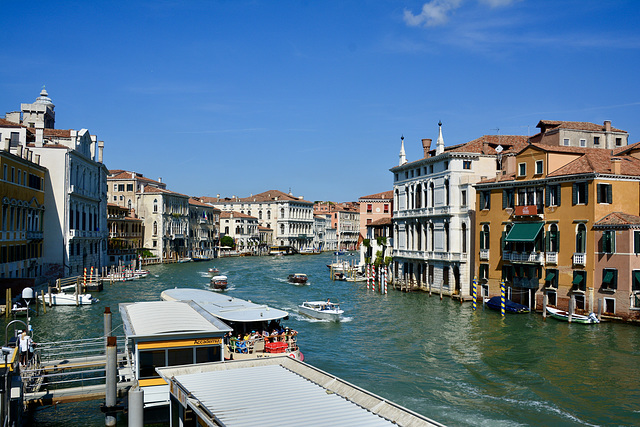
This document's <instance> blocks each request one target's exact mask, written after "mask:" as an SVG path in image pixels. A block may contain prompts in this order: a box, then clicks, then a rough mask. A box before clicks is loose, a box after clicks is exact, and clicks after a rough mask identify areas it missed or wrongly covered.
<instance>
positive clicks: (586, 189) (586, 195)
mask: <svg viewBox="0 0 640 427" xmlns="http://www.w3.org/2000/svg"><path fill="white" fill-rule="evenodd" d="M583 185H584V204H585V205H588V204H589V184H588V183H586V182H585V183H583Z"/></svg>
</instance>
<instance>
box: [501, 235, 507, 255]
mask: <svg viewBox="0 0 640 427" xmlns="http://www.w3.org/2000/svg"><path fill="white" fill-rule="evenodd" d="M505 237H507V232H506V231H503V232H502V237H501V238H500V246H502V250H503V251H504V248H505V246H507V242H506V241H505Z"/></svg>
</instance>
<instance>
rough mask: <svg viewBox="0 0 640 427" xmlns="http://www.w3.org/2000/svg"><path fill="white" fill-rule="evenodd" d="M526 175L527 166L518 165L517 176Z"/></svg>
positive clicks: (523, 164) (524, 164)
mask: <svg viewBox="0 0 640 427" xmlns="http://www.w3.org/2000/svg"><path fill="white" fill-rule="evenodd" d="M526 175H527V164H526V163H519V164H518V176H526Z"/></svg>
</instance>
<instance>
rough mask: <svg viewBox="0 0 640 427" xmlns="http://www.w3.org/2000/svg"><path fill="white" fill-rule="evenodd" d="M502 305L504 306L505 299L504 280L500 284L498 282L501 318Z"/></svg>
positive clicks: (502, 312)
mask: <svg viewBox="0 0 640 427" xmlns="http://www.w3.org/2000/svg"><path fill="white" fill-rule="evenodd" d="M504 304H505V297H504V280H503V281H502V282H500V314H501V315H502V317H504Z"/></svg>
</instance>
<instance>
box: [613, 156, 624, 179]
mask: <svg viewBox="0 0 640 427" xmlns="http://www.w3.org/2000/svg"><path fill="white" fill-rule="evenodd" d="M621 166H622V159H621V158H619V157H612V158H611V173H613V174H615V175H620V173H621V172H620V170H621Z"/></svg>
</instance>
